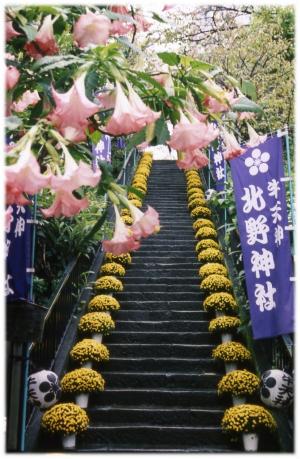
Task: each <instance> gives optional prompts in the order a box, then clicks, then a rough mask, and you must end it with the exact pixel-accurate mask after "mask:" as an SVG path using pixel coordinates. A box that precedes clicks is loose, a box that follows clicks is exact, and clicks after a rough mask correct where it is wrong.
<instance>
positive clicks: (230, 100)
mask: <svg viewBox="0 0 300 459" xmlns="http://www.w3.org/2000/svg"><path fill="white" fill-rule="evenodd" d="M224 98H225V99H226V102H225V103H222V102H219V101H218V100H217V99H215V98H214V97H211V96H206V97H205V98H204V105H205V106H206V107H207V109H208V111H209V112H210V113H219V112H228V110H229V108H230V106H231V105H234V104H235V103H236V102H238V100H239V97H237V98H235V97H234V91H231V92H227V93H226V92H225V93H224Z"/></svg>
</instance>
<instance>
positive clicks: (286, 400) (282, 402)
mask: <svg viewBox="0 0 300 459" xmlns="http://www.w3.org/2000/svg"><path fill="white" fill-rule="evenodd" d="M260 398H261V401H262V402H263V403H264V404H265V405H268V406H271V407H272V408H284V407H287V406H289V405H290V404H291V403H292V401H293V378H292V377H291V376H290V375H289V374H288V373H286V372H285V371H282V370H268V371H265V372H264V373H263V374H262V375H261V382H260Z"/></svg>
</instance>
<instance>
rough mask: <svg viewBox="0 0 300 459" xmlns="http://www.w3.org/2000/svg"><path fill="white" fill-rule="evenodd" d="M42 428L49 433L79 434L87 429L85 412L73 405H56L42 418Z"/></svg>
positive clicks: (87, 421) (87, 419)
mask: <svg viewBox="0 0 300 459" xmlns="http://www.w3.org/2000/svg"><path fill="white" fill-rule="evenodd" d="M41 425H42V427H43V428H44V429H46V430H48V431H49V432H51V433H62V434H65V435H68V434H72V433H80V432H83V431H84V430H86V429H87V428H88V425H89V418H88V416H87V414H86V412H85V411H84V410H83V409H82V408H80V407H79V406H78V405H75V403H58V404H57V405H54V406H53V407H52V408H50V409H49V410H47V411H46V413H44V415H43V417H42V423H41Z"/></svg>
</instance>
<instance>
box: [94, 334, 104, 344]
mask: <svg viewBox="0 0 300 459" xmlns="http://www.w3.org/2000/svg"><path fill="white" fill-rule="evenodd" d="M102 338H103V335H102V333H93V334H92V339H94V340H95V341H98V343H102Z"/></svg>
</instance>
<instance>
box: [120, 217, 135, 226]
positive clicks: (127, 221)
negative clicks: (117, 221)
mask: <svg viewBox="0 0 300 459" xmlns="http://www.w3.org/2000/svg"><path fill="white" fill-rule="evenodd" d="M121 219H122V220H123V222H124V223H125V225H132V223H133V218H132V217H130V216H129V215H124V216H123V217H121Z"/></svg>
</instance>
